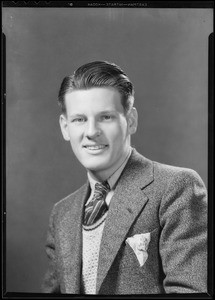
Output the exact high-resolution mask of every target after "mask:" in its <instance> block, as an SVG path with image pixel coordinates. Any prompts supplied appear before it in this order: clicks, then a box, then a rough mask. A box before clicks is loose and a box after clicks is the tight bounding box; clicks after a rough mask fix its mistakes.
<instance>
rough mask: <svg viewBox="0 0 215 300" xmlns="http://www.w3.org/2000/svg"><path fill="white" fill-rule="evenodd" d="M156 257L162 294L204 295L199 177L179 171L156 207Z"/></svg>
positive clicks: (202, 208) (203, 233) (202, 193)
mask: <svg viewBox="0 0 215 300" xmlns="http://www.w3.org/2000/svg"><path fill="white" fill-rule="evenodd" d="M160 224H161V227H162V231H161V235H160V242H159V244H160V245H159V246H160V255H161V260H162V265H163V270H164V273H165V279H164V281H163V286H164V289H165V292H166V293H206V292H207V192H206V188H205V185H204V183H203V181H202V179H201V178H200V176H199V175H198V174H197V173H196V172H195V171H193V170H189V169H183V170H182V171H179V172H178V173H176V174H175V175H174V176H173V177H172V180H171V182H170V183H169V185H168V187H167V189H166V192H165V194H164V196H163V198H162V202H161V206H160Z"/></svg>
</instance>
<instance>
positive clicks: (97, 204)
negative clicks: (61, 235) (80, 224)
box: [84, 181, 110, 225]
mask: <svg viewBox="0 0 215 300" xmlns="http://www.w3.org/2000/svg"><path fill="white" fill-rule="evenodd" d="M109 191H110V186H109V184H108V182H107V181H105V182H103V183H96V184H95V191H94V194H93V198H92V200H90V202H89V203H88V204H87V206H86V208H85V215H84V225H92V224H94V223H95V222H96V221H98V220H99V219H100V218H101V217H102V216H103V215H104V214H105V213H106V211H107V210H108V206H107V204H106V202H105V198H106V195H107V193H108V192H109Z"/></svg>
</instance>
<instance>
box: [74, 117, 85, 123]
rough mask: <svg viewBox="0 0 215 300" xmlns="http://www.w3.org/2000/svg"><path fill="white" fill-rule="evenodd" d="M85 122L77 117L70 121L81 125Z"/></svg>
mask: <svg viewBox="0 0 215 300" xmlns="http://www.w3.org/2000/svg"><path fill="white" fill-rule="evenodd" d="M84 121H85V118H82V117H78V118H75V119H73V120H72V122H73V123H83V122H84Z"/></svg>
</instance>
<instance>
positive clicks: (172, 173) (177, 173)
mask: <svg viewBox="0 0 215 300" xmlns="http://www.w3.org/2000/svg"><path fill="white" fill-rule="evenodd" d="M134 153H135V157H137V158H138V160H139V162H140V163H141V165H142V167H143V168H144V169H145V168H146V169H147V168H148V167H149V166H150V167H151V168H152V169H153V171H152V173H153V177H154V179H155V180H156V179H157V180H158V181H160V182H164V181H171V180H173V179H176V180H177V179H179V180H180V179H181V180H188V181H193V180H194V181H196V180H197V181H202V178H201V177H200V175H199V174H198V172H197V171H196V170H194V169H192V168H189V167H184V166H177V165H174V164H168V163H165V162H160V161H156V160H153V159H149V158H147V157H145V156H143V155H142V154H140V153H138V152H137V151H135V152H134Z"/></svg>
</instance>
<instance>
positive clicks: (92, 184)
mask: <svg viewBox="0 0 215 300" xmlns="http://www.w3.org/2000/svg"><path fill="white" fill-rule="evenodd" d="M131 152H132V148H131V147H130V149H129V151H128V154H127V156H126V158H125V159H124V161H123V163H122V164H121V165H120V166H119V168H118V169H117V170H116V171H115V172H114V173H113V174H112V175H111V176H110V177H109V178H108V179H107V182H108V184H109V186H110V189H111V190H113V189H115V185H116V183H117V181H118V179H119V177H120V175H121V173H122V171H123V169H124V168H125V165H126V164H127V161H128V159H129V157H130V155H131ZM87 176H88V180H89V183H90V187H91V190H94V189H95V184H96V183H97V182H98V181H96V180H95V179H94V178H93V177H92V175H91V174H90V173H89V172H88V173H87Z"/></svg>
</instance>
